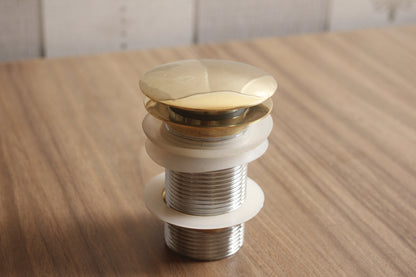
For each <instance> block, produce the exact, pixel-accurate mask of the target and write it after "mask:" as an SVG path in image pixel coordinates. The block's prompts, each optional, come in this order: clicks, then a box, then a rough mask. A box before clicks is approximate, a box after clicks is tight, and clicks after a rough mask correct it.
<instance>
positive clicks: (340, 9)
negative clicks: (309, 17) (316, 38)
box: [329, 0, 416, 30]
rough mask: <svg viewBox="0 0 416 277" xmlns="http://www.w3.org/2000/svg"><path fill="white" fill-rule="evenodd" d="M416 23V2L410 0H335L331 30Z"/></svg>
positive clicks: (332, 4)
mask: <svg viewBox="0 0 416 277" xmlns="http://www.w3.org/2000/svg"><path fill="white" fill-rule="evenodd" d="M414 22H416V2H415V1H412V0H411V1H408V0H404V1H402V0H398V1H396V0H393V1H391V0H368V1H361V0H334V1H332V3H331V11H330V17H329V28H330V30H351V29H362V28H369V27H381V26H388V25H396V24H406V23H414Z"/></svg>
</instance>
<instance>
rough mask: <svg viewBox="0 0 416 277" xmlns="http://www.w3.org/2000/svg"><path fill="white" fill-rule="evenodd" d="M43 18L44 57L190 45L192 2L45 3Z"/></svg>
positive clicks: (95, 0) (98, 0) (49, 0)
mask: <svg viewBox="0 0 416 277" xmlns="http://www.w3.org/2000/svg"><path fill="white" fill-rule="evenodd" d="M43 13H44V28H45V49H46V56H48V57H52V56H66V55H78V54H87V53H96V52H105V51H116V50H124V49H137V48H148V47H160V46H166V45H182V44H189V43H190V42H191V41H192V32H193V25H192V24H193V1H192V0H179V1H175V3H174V4H173V2H172V1H168V0H161V1H151V0H139V1H135V0H125V1H112V0H91V1H83V0H71V1H70V0H64V1H54V0H43Z"/></svg>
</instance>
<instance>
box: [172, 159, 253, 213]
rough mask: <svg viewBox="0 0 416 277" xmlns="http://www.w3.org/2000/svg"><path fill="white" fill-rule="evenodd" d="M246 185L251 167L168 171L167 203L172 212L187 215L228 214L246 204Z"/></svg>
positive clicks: (244, 165)
mask: <svg viewBox="0 0 416 277" xmlns="http://www.w3.org/2000/svg"><path fill="white" fill-rule="evenodd" d="M246 182H247V164H243V165H239V166H235V167H232V168H227V169H223V170H215V171H207V172H201V173H186V172H178V171H173V170H169V169H166V170H165V193H166V194H165V201H166V204H167V205H168V206H169V207H171V208H172V209H175V210H177V211H180V212H183V213H186V214H191V215H219V214H224V213H228V212H231V211H233V210H235V209H237V208H238V207H240V206H241V204H242V203H243V202H244V200H245V197H246Z"/></svg>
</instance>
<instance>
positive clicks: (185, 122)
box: [139, 59, 277, 137]
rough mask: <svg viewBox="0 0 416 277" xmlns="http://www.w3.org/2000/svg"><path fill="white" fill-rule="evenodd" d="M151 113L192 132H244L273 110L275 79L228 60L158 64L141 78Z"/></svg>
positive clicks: (203, 134)
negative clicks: (248, 126)
mask: <svg viewBox="0 0 416 277" xmlns="http://www.w3.org/2000/svg"><path fill="white" fill-rule="evenodd" d="M139 85H140V89H141V90H142V92H143V94H145V95H146V96H147V97H148V98H149V99H147V100H146V102H145V106H146V109H147V110H148V112H149V113H150V114H152V115H153V116H155V117H156V118H159V119H161V120H163V121H165V122H166V123H167V124H168V126H169V127H170V128H171V129H173V130H176V131H178V132H181V133H185V134H186V135H190V136H203V137H205V136H207V137H218V136H226V135H230V134H233V133H237V132H240V131H241V130H242V129H244V128H246V127H247V125H249V124H251V123H253V122H255V121H258V120H260V119H261V118H263V117H265V116H266V115H267V114H269V113H270V111H271V108H272V104H271V100H270V97H271V96H272V95H273V94H274V92H275V91H276V88H277V83H276V81H275V79H274V78H273V77H272V76H271V75H269V74H268V73H266V72H264V71H263V70H261V69H258V68H256V67H254V66H251V65H248V64H244V63H239V62H234V61H227V60H210V59H204V60H183V61H177V62H172V63H167V64H163V65H160V66H157V67H155V68H153V69H151V70H150V71H148V72H146V73H145V74H144V76H143V77H142V79H141V80H140V83H139Z"/></svg>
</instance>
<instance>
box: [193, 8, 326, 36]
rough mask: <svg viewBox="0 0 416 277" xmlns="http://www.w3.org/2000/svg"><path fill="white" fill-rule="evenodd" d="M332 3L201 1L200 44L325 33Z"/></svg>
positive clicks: (199, 9) (199, 13) (199, 12)
mask: <svg viewBox="0 0 416 277" xmlns="http://www.w3.org/2000/svg"><path fill="white" fill-rule="evenodd" d="M328 2H329V0H314V1H310V0H290V1H286V0H278V1H276V0H245V1H241V0H227V1H222V0H200V1H199V4H198V19H199V20H198V41H199V42H208V41H222V40H229V39H247V38H250V37H263V36H280V35H287V34H292V33H305V32H318V31H323V30H324V29H325V25H326V19H327V18H326V17H327V11H328Z"/></svg>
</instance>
